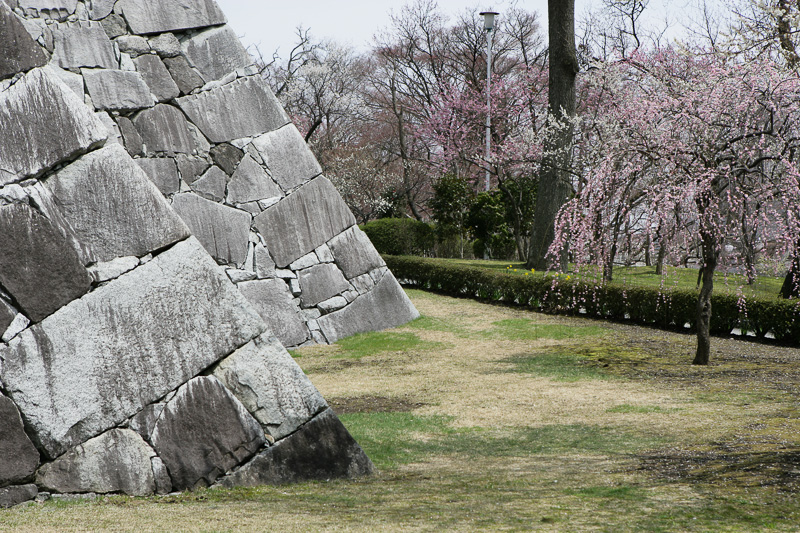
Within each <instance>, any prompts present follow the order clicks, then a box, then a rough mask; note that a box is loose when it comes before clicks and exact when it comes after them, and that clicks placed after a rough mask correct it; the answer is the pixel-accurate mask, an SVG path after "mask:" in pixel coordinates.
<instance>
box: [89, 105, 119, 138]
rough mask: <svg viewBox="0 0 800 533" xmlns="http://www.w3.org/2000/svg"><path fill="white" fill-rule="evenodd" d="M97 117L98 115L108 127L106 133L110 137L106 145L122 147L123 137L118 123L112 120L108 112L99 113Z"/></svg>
mask: <svg viewBox="0 0 800 533" xmlns="http://www.w3.org/2000/svg"><path fill="white" fill-rule="evenodd" d="M95 115H97V118H99V119H100V121H101V122H102V123H103V125H104V126H105V127H106V133H107V135H108V141H106V144H108V143H115V144H118V145H120V146H122V135H120V132H119V126H117V123H116V122H114V119H113V118H111V115H109V114H108V112H106V111H98V112H97V113H95Z"/></svg>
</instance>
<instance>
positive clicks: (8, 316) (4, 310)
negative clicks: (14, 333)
mask: <svg viewBox="0 0 800 533" xmlns="http://www.w3.org/2000/svg"><path fill="white" fill-rule="evenodd" d="M16 316H17V310H16V309H14V308H13V307H12V306H11V304H10V303H8V302H7V301H5V299H3V298H0V336H2V335H3V333H5V331H6V330H7V329H8V326H10V325H11V323H12V322H13V321H14V317H16Z"/></svg>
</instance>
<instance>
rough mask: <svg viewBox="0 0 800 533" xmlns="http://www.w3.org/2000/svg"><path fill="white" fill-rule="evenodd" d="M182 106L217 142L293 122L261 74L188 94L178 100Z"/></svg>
mask: <svg viewBox="0 0 800 533" xmlns="http://www.w3.org/2000/svg"><path fill="white" fill-rule="evenodd" d="M178 85H180V83H179V84H178ZM184 92H185V91H184ZM178 105H179V106H180V108H181V109H183V111H184V113H186V116H188V117H189V119H190V120H191V121H192V122H193V123H194V124H196V125H197V127H199V128H200V131H202V132H203V134H205V136H206V137H208V139H209V140H210V141H211V142H214V143H222V142H229V141H232V140H234V139H241V138H242V137H250V136H253V135H259V134H261V133H264V132H265V131H271V130H274V129H277V128H280V127H281V126H283V125H285V124H288V123H289V117H288V116H287V115H286V112H285V111H284V110H283V108H282V107H281V106H280V104H279V103H278V100H277V99H276V98H275V96H274V95H273V94H272V91H270V90H269V87H267V85H266V82H265V81H264V80H263V79H261V78H260V77H257V76H250V77H247V78H240V79H238V80H236V81H234V82H232V83H229V84H227V85H223V86H222V87H219V88H217V89H212V90H210V91H205V92H202V93H200V94H197V95H191V96H184V97H182V98H179V99H178ZM306 149H307V148H306Z"/></svg>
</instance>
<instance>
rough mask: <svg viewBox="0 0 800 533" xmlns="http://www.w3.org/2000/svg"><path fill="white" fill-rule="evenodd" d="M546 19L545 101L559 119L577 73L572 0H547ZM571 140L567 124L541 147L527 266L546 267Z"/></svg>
mask: <svg viewBox="0 0 800 533" xmlns="http://www.w3.org/2000/svg"><path fill="white" fill-rule="evenodd" d="M547 20H548V26H549V35H548V39H549V45H550V80H549V82H550V85H549V90H548V104H549V108H550V109H549V110H550V116H551V117H553V118H554V119H555V120H557V121H559V122H560V121H563V120H564V119H566V118H569V117H572V116H573V115H574V114H575V77H576V76H577V74H578V59H577V55H576V52H575V0H548V2H547ZM571 141H572V131H571V128H563V129H561V130H559V134H558V135H555V136H554V137H553V138H551V139H550V141H549V142H548V143H547V144H548V145H547V146H546V147H545V148H546V152H547V153H548V154H547V155H546V156H545V158H544V160H543V161H542V173H541V176H540V178H539V194H538V197H537V199H536V209H535V211H534V219H533V228H532V231H531V239H530V243H531V244H530V247H529V248H528V262H527V265H528V268H536V269H539V270H546V269H547V267H548V264H547V258H546V256H547V251H548V249H549V248H550V244H551V243H552V242H553V238H554V236H555V229H554V226H555V219H556V215H557V214H558V210H559V209H561V206H562V205H564V203H565V202H566V201H567V199H568V198H569V195H570V193H571V189H572V188H571V186H570V183H569V175H568V173H567V172H566V170H565V169H566V167H567V163H568V161H569V146H570V144H571ZM562 255H564V256H566V254H562ZM561 261H562V262H563V261H564V260H563V259H562V260H561ZM559 266H560V269H561V270H565V269H566V264H562V265H559Z"/></svg>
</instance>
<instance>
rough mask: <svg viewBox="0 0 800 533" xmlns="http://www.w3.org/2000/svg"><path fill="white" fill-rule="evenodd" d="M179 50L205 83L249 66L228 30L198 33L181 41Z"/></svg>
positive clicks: (245, 53) (240, 46) (247, 57)
mask: <svg viewBox="0 0 800 533" xmlns="http://www.w3.org/2000/svg"><path fill="white" fill-rule="evenodd" d="M182 46H183V51H184V53H185V54H186V57H188V58H189V62H190V63H191V64H192V65H193V66H194V67H195V68H196V69H197V70H199V71H200V74H201V75H202V76H203V78H205V80H206V81H213V80H218V79H220V78H222V77H223V76H225V75H226V74H229V73H231V72H235V71H236V70H237V69H240V68H244V67H246V66H248V65H251V64H252V63H253V59H252V58H251V57H250V54H248V53H247V50H245V49H244V46H242V43H241V41H239V37H237V35H236V33H235V32H234V31H233V30H232V29H231V28H230V26H222V27H219V28H210V29H207V30H204V31H201V32H200V33H197V34H195V35H193V36H192V37H191V38H189V39H186V40H185V41H183V43H182Z"/></svg>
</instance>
